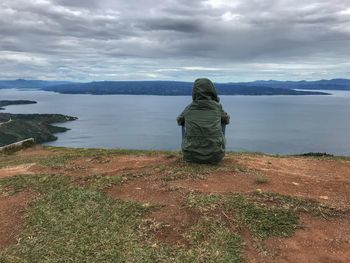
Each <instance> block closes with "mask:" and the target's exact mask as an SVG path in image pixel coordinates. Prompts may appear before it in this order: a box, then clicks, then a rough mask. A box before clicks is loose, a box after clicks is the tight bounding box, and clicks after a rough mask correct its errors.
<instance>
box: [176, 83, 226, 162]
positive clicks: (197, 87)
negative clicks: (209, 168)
mask: <svg viewBox="0 0 350 263" xmlns="http://www.w3.org/2000/svg"><path fill="white" fill-rule="evenodd" d="M192 100H193V101H192V103H191V104H190V105H188V106H187V107H186V108H185V110H184V111H183V112H182V113H181V114H180V115H179V116H178V117H177V122H178V124H179V125H185V136H184V139H183V141H182V145H181V146H182V153H183V157H184V159H185V160H186V161H190V162H196V163H212V164H216V163H218V162H220V161H221V160H222V158H223V157H224V155H225V137H224V135H223V132H222V128H221V123H223V124H228V123H229V120H230V116H229V115H228V114H227V113H226V112H224V110H223V109H222V106H221V104H220V103H219V97H218V95H217V93H216V90H215V87H214V85H213V83H212V82H211V81H210V80H209V79H205V78H203V79H197V80H196V81H195V82H194V84H193V89H192Z"/></svg>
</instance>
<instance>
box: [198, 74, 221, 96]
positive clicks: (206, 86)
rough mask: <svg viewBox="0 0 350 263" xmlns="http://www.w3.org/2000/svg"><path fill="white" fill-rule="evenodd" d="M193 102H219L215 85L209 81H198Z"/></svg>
mask: <svg viewBox="0 0 350 263" xmlns="http://www.w3.org/2000/svg"><path fill="white" fill-rule="evenodd" d="M192 99H193V100H215V101H216V102H219V101H220V100H219V97H218V94H217V93H216V89H215V87H214V84H213V83H212V82H211V81H210V80H209V79H205V78H203V79H196V81H195V82H194V84H193V88H192Z"/></svg>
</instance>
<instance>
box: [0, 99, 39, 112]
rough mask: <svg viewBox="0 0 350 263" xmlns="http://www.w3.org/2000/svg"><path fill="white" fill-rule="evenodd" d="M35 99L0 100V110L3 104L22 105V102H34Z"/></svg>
mask: <svg viewBox="0 0 350 263" xmlns="http://www.w3.org/2000/svg"><path fill="white" fill-rule="evenodd" d="M35 103H37V102H36V101H32V100H0V110H3V109H4V108H3V107H4V106H8V105H22V104H35Z"/></svg>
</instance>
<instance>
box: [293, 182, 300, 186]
mask: <svg viewBox="0 0 350 263" xmlns="http://www.w3.org/2000/svg"><path fill="white" fill-rule="evenodd" d="M292 184H294V185H300V184H299V183H296V182H292Z"/></svg>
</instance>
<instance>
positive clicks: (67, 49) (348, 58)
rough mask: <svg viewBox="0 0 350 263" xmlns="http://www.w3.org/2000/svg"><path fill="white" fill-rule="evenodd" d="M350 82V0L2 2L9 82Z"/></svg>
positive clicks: (0, 52) (0, 58) (1, 75)
mask: <svg viewBox="0 0 350 263" xmlns="http://www.w3.org/2000/svg"><path fill="white" fill-rule="evenodd" d="M197 77H209V78H211V79H212V80H214V81H217V82H227V81H250V80H257V79H279V80H285V79H290V80H299V79H323V78H327V79H329V78H338V77H343V78H350V0H319V1H315V0H236V1H235V0H233V1H228V0H227V1H226V0H203V1H200V0H152V1H151V0H96V1H94V0H30V1H28V0H1V2H0V79H14V78H31V79H56V80H75V81H90V80H148V79H160V80H163V79H164V80H188V81H193V80H194V79H195V78H197Z"/></svg>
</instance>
